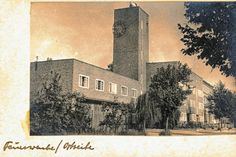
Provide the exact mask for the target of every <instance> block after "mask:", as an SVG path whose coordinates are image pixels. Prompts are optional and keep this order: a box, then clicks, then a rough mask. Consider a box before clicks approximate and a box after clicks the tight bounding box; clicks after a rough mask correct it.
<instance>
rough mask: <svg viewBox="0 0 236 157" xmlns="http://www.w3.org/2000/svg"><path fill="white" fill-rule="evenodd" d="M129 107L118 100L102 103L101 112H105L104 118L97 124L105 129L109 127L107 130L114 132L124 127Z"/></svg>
mask: <svg viewBox="0 0 236 157" xmlns="http://www.w3.org/2000/svg"><path fill="white" fill-rule="evenodd" d="M130 109H131V106H130V105H128V104H123V103H118V102H113V103H104V104H103V105H102V112H104V113H105V118H104V120H103V121H101V122H100V124H99V125H100V126H104V127H105V130H107V129H109V131H112V132H113V133H115V134H116V133H117V132H118V131H119V128H120V129H124V127H125V126H126V125H127V117H128V113H129V112H130ZM126 127H127V126H126Z"/></svg>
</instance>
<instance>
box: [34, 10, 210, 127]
mask: <svg viewBox="0 0 236 157" xmlns="http://www.w3.org/2000/svg"><path fill="white" fill-rule="evenodd" d="M148 19H149V15H148V14H147V13H146V12H145V11H144V10H142V8H140V7H138V6H131V7H128V8H122V9H116V10H115V11H114V25H113V34H114V35H113V41H114V42H113V44H114V45H113V71H109V70H106V69H103V68H100V67H98V66H95V65H91V64H88V63H85V62H83V61H79V60H76V59H63V60H47V61H40V62H39V61H36V62H32V63H31V65H30V101H33V100H34V98H35V97H36V96H37V92H38V91H39V90H40V88H41V85H42V83H43V81H44V80H45V79H47V78H48V77H50V75H51V74H52V73H53V72H57V73H60V75H61V80H60V81H61V85H62V89H63V92H65V93H66V92H74V91H77V92H80V93H82V94H84V95H85V96H86V98H87V99H88V100H90V102H88V103H89V104H90V105H91V113H92V127H93V128H98V125H99V122H100V121H101V120H102V119H103V117H104V115H103V114H102V112H101V104H102V102H104V101H105V102H113V101H119V102H123V103H125V104H127V103H130V102H135V101H136V99H137V98H138V96H140V95H141V94H143V93H145V92H146V91H148V87H149V85H150V83H151V77H152V76H153V75H154V74H156V70H157V68H160V67H167V65H168V64H171V65H176V66H177V65H178V62H177V61H174V62H149V61H148V60H149V26H148V25H149V21H148ZM191 80H193V81H192V82H191V85H192V87H194V88H193V92H192V94H191V95H190V96H188V98H187V100H186V101H185V102H184V104H183V106H181V108H180V111H181V116H180V122H182V123H187V122H199V123H213V122H214V119H213V118H212V117H214V116H213V115H209V114H208V112H207V109H206V106H204V105H205V104H206V97H207V95H209V94H210V93H211V91H212V86H211V85H210V84H209V83H207V82H206V81H204V80H203V78H201V77H200V76H198V75H197V74H195V73H194V72H193V73H192V74H191Z"/></svg>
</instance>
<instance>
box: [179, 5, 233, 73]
mask: <svg viewBox="0 0 236 157" xmlns="http://www.w3.org/2000/svg"><path fill="white" fill-rule="evenodd" d="M185 8H186V12H185V14H184V16H185V17H186V19H187V22H188V23H187V24H184V25H180V24H178V28H179V29H180V31H181V32H182V33H183V37H182V39H181V41H182V42H183V43H184V45H185V48H184V49H182V52H183V54H185V55H190V56H192V55H197V57H198V59H202V60H203V62H204V63H205V64H206V65H210V66H211V67H212V68H219V70H220V71H221V72H222V73H223V74H225V75H226V76H229V75H231V76H234V77H236V53H235V52H236V31H235V30H236V3H235V2H208V3H206V2H186V3H185Z"/></svg>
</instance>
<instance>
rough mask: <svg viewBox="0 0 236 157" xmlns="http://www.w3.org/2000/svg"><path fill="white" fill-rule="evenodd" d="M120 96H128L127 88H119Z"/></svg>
mask: <svg viewBox="0 0 236 157" xmlns="http://www.w3.org/2000/svg"><path fill="white" fill-rule="evenodd" d="M121 95H123V96H128V87H126V86H121Z"/></svg>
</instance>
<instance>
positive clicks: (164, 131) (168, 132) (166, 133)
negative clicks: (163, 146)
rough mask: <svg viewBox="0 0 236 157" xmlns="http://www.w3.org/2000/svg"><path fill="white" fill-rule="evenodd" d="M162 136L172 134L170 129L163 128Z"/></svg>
mask: <svg viewBox="0 0 236 157" xmlns="http://www.w3.org/2000/svg"><path fill="white" fill-rule="evenodd" d="M159 135H160V136H171V132H170V130H167V131H166V130H163V131H161V132H160V133H159Z"/></svg>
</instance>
